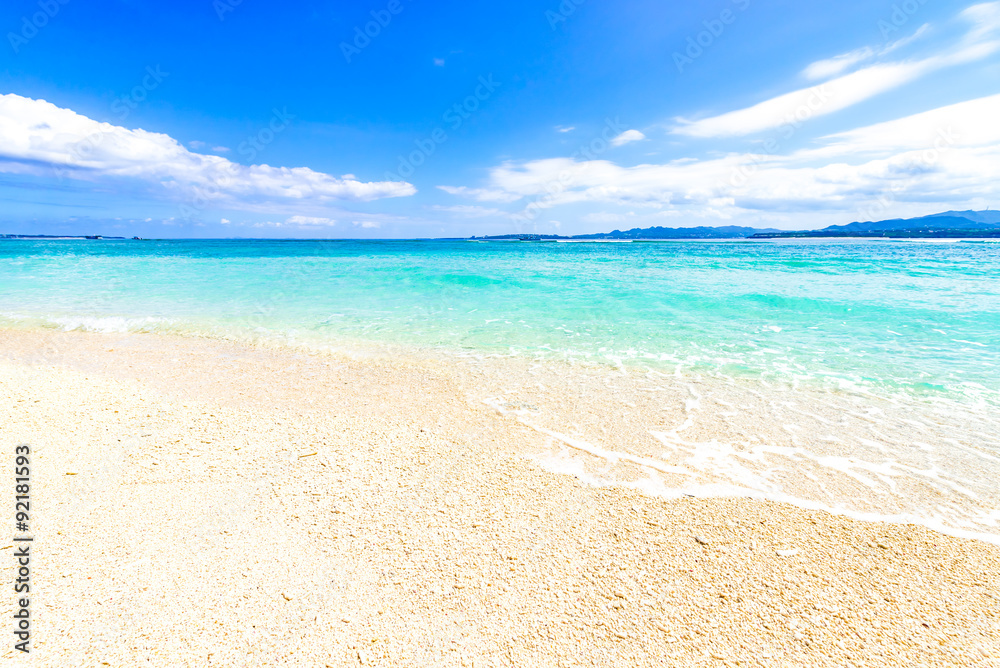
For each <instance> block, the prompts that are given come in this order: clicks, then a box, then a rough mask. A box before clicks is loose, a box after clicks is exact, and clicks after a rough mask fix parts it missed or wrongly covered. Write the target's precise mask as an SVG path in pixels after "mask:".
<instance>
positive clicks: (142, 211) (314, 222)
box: [0, 0, 1000, 238]
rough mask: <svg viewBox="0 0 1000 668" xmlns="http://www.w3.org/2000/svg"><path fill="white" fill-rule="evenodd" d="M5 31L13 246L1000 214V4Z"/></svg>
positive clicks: (299, 2)
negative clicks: (51, 241)
mask: <svg viewBox="0 0 1000 668" xmlns="http://www.w3.org/2000/svg"><path fill="white" fill-rule="evenodd" d="M151 5H156V6H151ZM0 36H2V37H3V39H2V41H0V233H20V234H104V235H118V236H141V237H146V238H201V237H267V238H274V237H278V238H289V237H303V238H376V237H378V238H416V237H467V236H472V235H478V236H482V235H488V234H509V233H542V234H582V233H593V232H605V231H610V230H613V229H631V228H635V227H651V226H663V227H691V226H699V225H710V226H718V225H743V226H750V227H773V228H779V229H811V228H818V227H824V226H826V225H833V224H844V223H849V222H853V221H858V220H861V221H864V220H882V219H887V218H900V217H912V216H920V215H926V214H930V213H937V212H940V211H946V210H967V209H985V208H987V207H993V208H996V207H997V206H1000V197H998V195H1000V192H998V191H1000V122H998V119H1000V2H987V3H965V2H944V1H942V0H905V1H900V0H893V1H889V0H874V1H873V0H837V1H836V2H826V1H817V2H809V3H803V2H793V1H791V0H711V1H708V2H697V3H695V2H683V3H682V2H652V1H648V0H619V1H618V2H607V1H604V2H601V1H599V0H561V2H560V1H559V0H508V2H505V3H467V2H453V1H451V0H436V1H435V2H430V1H429V0H364V1H361V2H349V3H348V2H318V1H307V0H286V1H285V2H282V3H272V2H261V1H260V0H178V1H176V2H173V3H169V4H168V3H144V2H140V1H138V0H93V1H89V2H84V1H83V0H34V1H27V0H7V1H6V2H4V3H3V6H2V7H0Z"/></svg>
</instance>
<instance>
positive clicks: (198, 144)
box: [188, 139, 208, 150]
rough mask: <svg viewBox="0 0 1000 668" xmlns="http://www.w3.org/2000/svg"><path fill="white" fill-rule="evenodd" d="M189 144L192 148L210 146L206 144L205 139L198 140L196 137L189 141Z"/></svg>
mask: <svg viewBox="0 0 1000 668" xmlns="http://www.w3.org/2000/svg"><path fill="white" fill-rule="evenodd" d="M188 146H190V147H191V148H193V149H195V150H198V149H202V148H205V147H206V146H208V144H206V143H205V142H203V141H198V140H197V139H194V140H192V141H189V142H188Z"/></svg>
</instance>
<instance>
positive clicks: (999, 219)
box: [927, 210, 1000, 225]
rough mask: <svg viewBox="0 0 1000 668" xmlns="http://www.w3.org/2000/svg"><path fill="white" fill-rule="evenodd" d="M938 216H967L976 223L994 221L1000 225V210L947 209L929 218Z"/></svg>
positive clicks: (993, 222)
mask: <svg viewBox="0 0 1000 668" xmlns="http://www.w3.org/2000/svg"><path fill="white" fill-rule="evenodd" d="M938 216H949V217H953V218H966V219H968V220H971V221H973V222H976V223H992V224H994V225H1000V211H995V210H994V211H990V210H986V211H945V212H944V213H935V214H933V215H931V216H927V218H936V217H938Z"/></svg>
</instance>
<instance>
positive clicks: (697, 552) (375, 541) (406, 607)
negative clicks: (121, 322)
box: [0, 330, 1000, 668]
mask: <svg viewBox="0 0 1000 668" xmlns="http://www.w3.org/2000/svg"><path fill="white" fill-rule="evenodd" d="M467 382H468V377H467V376H462V375H461V374H458V373H457V372H454V370H452V369H450V368H449V367H448V365H446V364H435V363H432V362H431V361H426V360H425V361H409V362H400V361H391V360H387V359H382V358H377V357H372V358H368V359H364V358H358V357H346V356H339V357H338V356H331V355H316V354H305V353H294V352H289V351H285V352H281V351H266V350H258V349H254V348H248V347H242V346H238V345H234V344H227V343H224V342H217V341H204V340H196V339H182V338H168V337H160V336H154V335H131V336H115V335H100V334H82V333H55V332H51V333H37V332H34V333H32V332H22V331H11V330H0V398H2V402H3V407H4V408H3V410H4V419H3V421H2V424H0V436H2V438H0V442H2V443H3V444H5V445H4V447H5V448H6V449H7V452H8V458H9V461H8V464H9V467H8V469H11V468H12V467H13V451H14V446H15V445H16V444H19V443H29V444H31V446H32V448H33V450H34V453H35V454H34V462H33V490H32V496H33V506H32V515H33V526H32V529H33V532H34V536H35V543H34V549H35V552H36V561H35V563H34V564H33V566H34V569H35V572H34V578H35V580H34V582H35V584H34V587H33V592H32V594H33V595H32V612H33V618H34V624H35V627H34V638H33V640H34V646H33V651H32V653H31V655H30V657H27V658H26V657H23V656H15V655H16V654H19V653H17V652H15V651H13V649H12V644H13V643H12V641H11V640H10V636H9V634H8V642H7V645H6V646H5V647H4V648H3V652H2V654H3V656H4V657H5V661H7V662H8V663H11V664H15V663H16V664H18V665H20V664H24V665H33V666H59V667H60V668H62V667H68V666H98V665H110V666H188V665H190V666H205V665H223V666H255V665H261V666H271V665H296V666H299V665H301V666H356V665H372V666H379V665H385V666H388V665H398V666H511V665H514V666H572V665H596V666H647V665H648V666H654V665H656V666H662V665H678V666H721V665H743V666H993V665H997V666H1000V548H998V547H997V546H993V545H989V544H986V543H982V542H978V541H974V540H967V539H960V538H954V537H950V536H945V535H942V534H939V533H936V532H934V531H931V530H928V529H925V528H921V527H917V526H912V525H909V526H903V525H890V524H881V523H865V522H858V521H854V520H850V519H846V518H844V517H839V516H835V515H831V514H828V513H824V512H818V511H806V510H802V509H799V508H795V507H792V506H789V505H784V504H777V503H770V502H758V501H749V500H697V499H681V500H672V501H667V500H662V499H656V498H652V497H648V496H644V495H642V494H640V493H638V492H636V491H633V490H626V489H596V488H593V487H588V486H586V485H584V484H582V483H581V482H579V481H578V480H576V479H575V478H573V477H572V476H565V475H558V474H554V473H549V472H547V471H545V470H543V469H542V468H540V467H539V466H538V465H537V464H535V463H533V462H532V461H530V460H527V459H525V458H524V457H523V456H522V455H521V454H520V453H523V452H525V451H527V450H530V448H531V447H533V443H535V442H537V441H538V439H539V438H540V436H539V434H538V432H537V431H533V430H531V429H529V428H527V427H525V426H524V425H523V424H521V423H520V422H518V421H516V420H515V419H513V418H512V417H511V416H509V415H503V414H501V413H498V412H497V411H495V410H491V409H490V408H489V407H488V406H485V405H483V404H482V402H479V401H471V400H470V399H469V396H468V392H467V391H466V389H467V388H466V386H465V385H466V383H467ZM4 547H5V550H11V548H10V543H5V544H4ZM10 553H11V552H9V551H7V554H10ZM10 563H11V560H10V559H8V566H7V570H6V573H7V591H8V595H7V596H6V597H4V598H3V599H2V600H0V606H2V609H3V614H4V616H5V617H7V618H8V620H9V619H10V615H11V613H12V610H13V603H14V600H13V599H14V596H13V593H12V591H11V580H12V579H13V569H12V568H11V566H10Z"/></svg>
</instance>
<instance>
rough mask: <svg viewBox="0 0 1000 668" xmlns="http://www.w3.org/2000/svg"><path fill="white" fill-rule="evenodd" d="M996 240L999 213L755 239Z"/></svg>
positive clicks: (886, 222)
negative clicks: (889, 238)
mask: <svg viewBox="0 0 1000 668" xmlns="http://www.w3.org/2000/svg"><path fill="white" fill-rule="evenodd" d="M882 236H884V237H892V238H905V237H951V238H954V237H962V236H971V237H997V236H1000V211H946V212H944V213H935V214H933V215H930V216H921V217H919V218H894V219H892V220H879V221H870V222H866V223H848V224H847V225H831V226H829V227H824V228H823V229H821V230H803V231H797V232H777V233H775V232H763V233H757V234H755V235H754V237H756V238H758V239H774V238H783V237H882Z"/></svg>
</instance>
